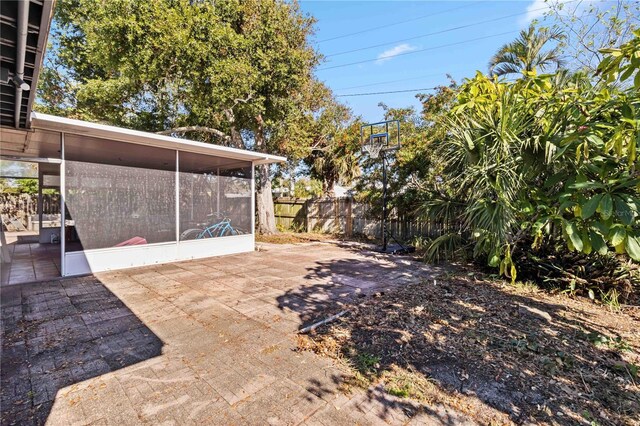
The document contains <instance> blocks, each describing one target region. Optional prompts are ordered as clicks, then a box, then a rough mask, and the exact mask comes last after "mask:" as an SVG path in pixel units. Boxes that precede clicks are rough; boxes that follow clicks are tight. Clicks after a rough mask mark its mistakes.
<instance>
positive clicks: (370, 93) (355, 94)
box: [336, 87, 437, 98]
mask: <svg viewBox="0 0 640 426" xmlns="http://www.w3.org/2000/svg"><path fill="white" fill-rule="evenodd" d="M436 89H437V87H422V88H419V89H407V90H391V91H388V92H367V93H350V94H347V95H336V96H337V97H341V98H345V97H347V96H369V95H388V94H390V93H407V92H419V91H421V90H436Z"/></svg>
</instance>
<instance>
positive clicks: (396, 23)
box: [317, 1, 486, 43]
mask: <svg viewBox="0 0 640 426" xmlns="http://www.w3.org/2000/svg"><path fill="white" fill-rule="evenodd" d="M473 3H474V4H480V3H486V1H481V2H473ZM467 6H469V5H468V4H464V5H462V6H457V7H454V8H451V9H446V10H441V11H440V12H435V13H430V14H428V15H422V16H418V17H415V18H411V19H407V20H404V21H398V22H393V23H391V24H386V25H379V26H377V27H372V28H367V29H366V30H361V31H356V32H353V33H348V34H343V35H339V36H335V37H331V38H325V39H323V40H319V41H317V43H324V42H327V41H332V40H338V39H341V38H346V37H351V36H354V35H358V34H364V33H368V32H371V31H376V30H380V29H382V28H389V27H393V26H395V25H400V24H406V23H407V22H413V21H418V20H420V19H424V18H429V17H432V16H437V15H442V14H444V13H449V12H453V11H455V10H458V9H462V8H464V7H467Z"/></svg>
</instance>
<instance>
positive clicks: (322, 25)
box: [301, 0, 544, 122]
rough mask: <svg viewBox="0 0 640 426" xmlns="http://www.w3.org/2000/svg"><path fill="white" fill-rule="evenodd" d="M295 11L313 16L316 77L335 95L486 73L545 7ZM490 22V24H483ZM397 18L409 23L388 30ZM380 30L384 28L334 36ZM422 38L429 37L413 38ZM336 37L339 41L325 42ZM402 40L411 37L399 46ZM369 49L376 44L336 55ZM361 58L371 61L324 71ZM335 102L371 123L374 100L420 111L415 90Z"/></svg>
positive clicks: (327, 5)
mask: <svg viewBox="0 0 640 426" xmlns="http://www.w3.org/2000/svg"><path fill="white" fill-rule="evenodd" d="M301 7H302V9H303V11H305V12H306V13H309V14H311V15H313V16H314V17H315V18H316V19H317V21H318V22H317V24H316V30H317V31H316V35H315V37H314V41H315V46H316V47H317V48H318V50H319V51H320V52H321V53H322V54H324V55H325V56H327V58H326V61H325V63H323V64H322V65H320V66H319V67H318V71H317V73H316V74H317V76H318V78H319V79H320V80H322V81H324V82H325V83H326V84H327V85H328V86H329V87H330V88H331V89H333V91H334V93H335V94H336V95H343V94H354V93H366V92H385V91H394V90H406V89H415V88H425V87H433V86H436V85H439V84H446V83H447V82H448V80H447V78H446V74H447V73H448V74H450V75H451V76H453V78H454V79H456V80H457V81H460V80H461V79H462V78H464V77H469V76H473V74H474V73H475V71H476V70H481V71H483V72H486V71H487V63H488V61H489V58H490V57H491V55H492V54H493V53H495V51H496V50H497V49H498V48H499V47H500V46H501V45H502V44H504V43H506V42H509V41H511V40H513V39H514V38H515V37H516V36H517V33H518V32H519V31H520V30H521V29H522V28H524V27H526V25H527V23H528V22H529V21H530V20H531V19H533V18H534V17H536V16H539V15H540V13H541V12H540V11H536V10H538V9H540V8H544V2H543V0H528V1H522V0H521V1H480V0H472V1H324V0H315V1H314V0H304V1H302V2H301ZM516 14H517V16H509V15H516ZM507 16H509V17H507ZM502 17H505V18H504V19H498V18H502ZM491 19H494V20H495V21H494V22H489V23H482V22H483V21H487V20H491ZM401 21H409V22H404V23H402V24H399V25H390V24H394V23H396V22H401ZM476 23H477V25H472V26H468V27H467V28H462V29H458V30H453V31H446V32H442V31H444V30H449V29H451V28H453V27H460V26H466V25H470V24H476ZM378 26H386V27H385V28H380V29H377V30H374V31H366V32H362V33H360V34H355V35H351V36H347V37H340V36H344V35H346V34H350V33H355V32H361V31H365V30H369V29H371V28H376V27H378ZM437 32H441V33H440V34H431V33H437ZM425 34H431V35H426V36H424V37H419V38H414V37H418V36H422V35H425ZM334 37H340V38H336V39H333V40H331V39H332V38H334ZM407 38H413V39H412V40H406V41H402V40H403V39H407ZM469 40H472V41H469ZM383 43H384V45H382V44H383ZM387 43H388V44H387ZM456 43H459V44H457V45H456ZM373 45H382V46H377V47H372V48H370V49H365V50H360V51H357V52H350V53H343V54H340V53H342V52H348V51H351V50H354V49H361V48H364V47H368V46H373ZM441 46H444V47H441ZM423 49H424V50H423ZM419 50H423V51H419ZM399 53H402V55H398V54H399ZM336 54H339V55H336ZM332 55H336V56H332ZM360 61H369V62H364V63H360V64H354V65H349V66H341V67H338V68H329V67H332V66H340V65H344V64H348V63H352V62H360ZM398 80H403V81H398ZM338 99H340V100H341V101H342V102H344V103H346V104H348V105H349V106H350V107H351V108H352V109H353V111H354V112H355V113H356V114H357V115H361V116H362V117H363V118H364V119H365V120H366V121H369V122H372V121H378V120H381V119H382V118H383V117H382V109H381V108H380V107H378V106H377V105H378V103H379V102H384V103H386V104H387V105H389V106H391V107H406V106H409V105H414V106H415V107H416V108H418V109H419V108H420V104H419V102H418V101H417V100H416V98H415V92H413V93H395V94H383V95H372V96H357V97H339V98H338Z"/></svg>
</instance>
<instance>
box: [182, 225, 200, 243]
mask: <svg viewBox="0 0 640 426" xmlns="http://www.w3.org/2000/svg"><path fill="white" fill-rule="evenodd" d="M201 233H202V229H195V228H193V229H187V230H186V231H184V232H183V233H182V234H180V241H185V240H195V239H197V238H198V236H199V235H200V234H201Z"/></svg>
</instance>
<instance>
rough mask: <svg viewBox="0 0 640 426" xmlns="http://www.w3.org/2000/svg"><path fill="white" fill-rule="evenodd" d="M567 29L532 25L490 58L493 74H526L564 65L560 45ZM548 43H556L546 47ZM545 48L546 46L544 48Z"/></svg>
mask: <svg viewBox="0 0 640 426" xmlns="http://www.w3.org/2000/svg"><path fill="white" fill-rule="evenodd" d="M563 37H564V33H563V32H561V31H559V30H557V29H548V28H541V29H537V28H536V27H535V26H534V25H530V26H529V28H527V29H526V30H522V31H521V32H520V35H519V36H518V37H517V38H516V39H515V40H514V41H512V42H510V43H507V44H505V45H504V46H502V47H501V48H500V49H499V50H498V51H497V52H496V54H495V55H493V57H492V58H491V60H490V61H489V74H490V75H497V76H502V75H508V74H524V75H526V74H527V73H531V72H534V71H538V72H540V71H544V70H548V69H549V68H551V67H554V66H555V68H556V69H557V68H560V67H561V66H562V59H561V57H560V56H561V50H560V47H559V46H558V45H557V43H558V42H560V41H561V40H562V39H563ZM549 43H556V45H555V46H553V47H551V48H549V49H546V47H547V46H548V45H549ZM545 49H546V50H545Z"/></svg>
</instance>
